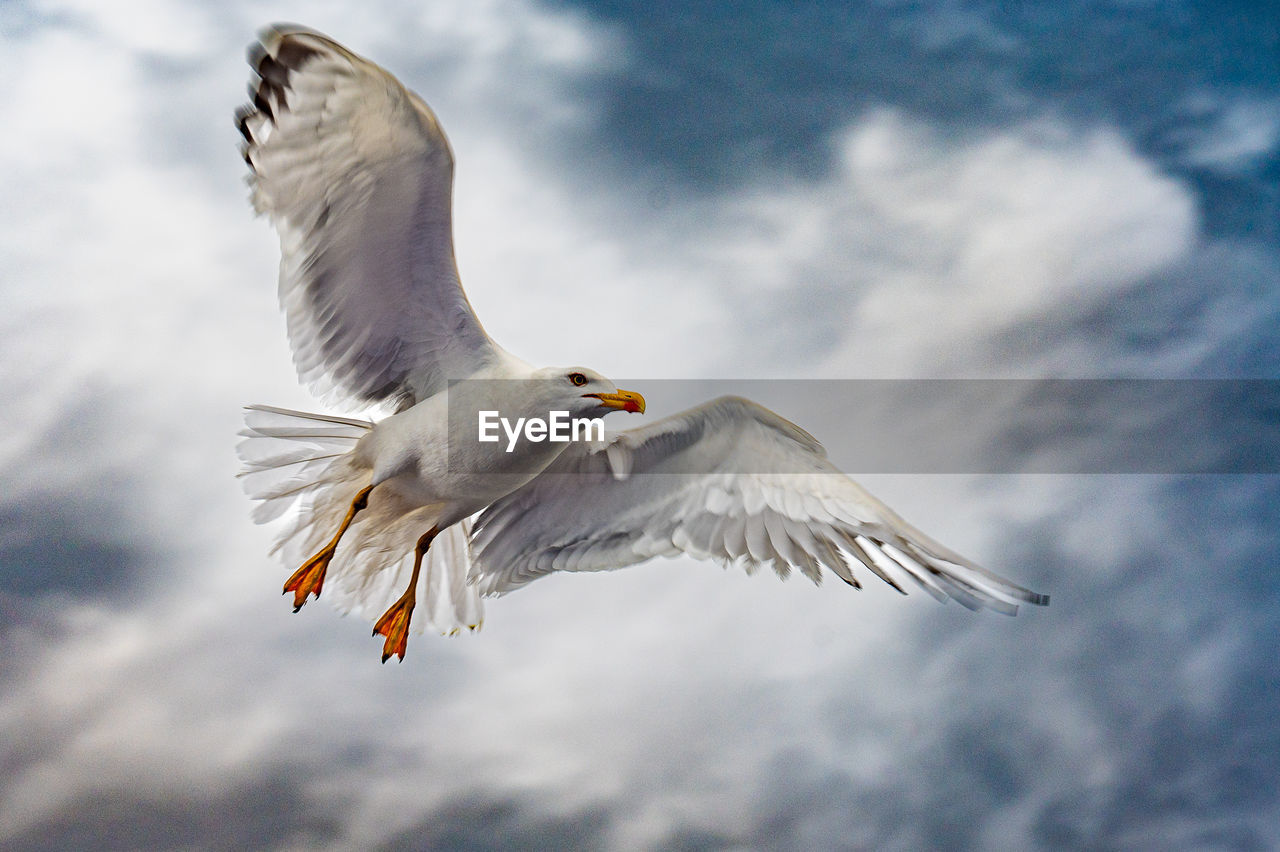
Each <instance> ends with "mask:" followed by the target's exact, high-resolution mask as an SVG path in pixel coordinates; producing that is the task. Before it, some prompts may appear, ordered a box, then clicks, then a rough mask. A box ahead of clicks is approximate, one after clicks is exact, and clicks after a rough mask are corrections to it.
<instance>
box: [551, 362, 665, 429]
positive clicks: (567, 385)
mask: <svg viewBox="0 0 1280 852" xmlns="http://www.w3.org/2000/svg"><path fill="white" fill-rule="evenodd" d="M537 378H538V379H540V380H541V383H542V385H543V387H544V388H545V389H546V390H545V392H546V393H547V395H548V396H549V397H550V399H548V401H547V402H548V405H549V407H550V408H551V409H556V410H563V411H568V412H569V414H570V415H571V416H573V417H602V416H603V415H605V414H608V413H609V412H611V411H630V412H633V413H638V414H643V413H644V397H643V396H641V395H640V394H638V393H636V392H635V391H627V390H619V389H618V386H617V385H615V384H614V383H613V382H611V381H609V380H608V379H606V378H605V377H604V376H602V375H600V374H599V373H597V372H596V371H595V370H591V369H588V368H586V367H548V368H546V369H543V370H539V371H538V376H537Z"/></svg>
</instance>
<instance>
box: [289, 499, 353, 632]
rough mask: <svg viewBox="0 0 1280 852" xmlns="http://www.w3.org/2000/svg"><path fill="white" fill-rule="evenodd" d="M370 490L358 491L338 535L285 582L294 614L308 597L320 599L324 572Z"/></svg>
mask: <svg viewBox="0 0 1280 852" xmlns="http://www.w3.org/2000/svg"><path fill="white" fill-rule="evenodd" d="M372 490H373V486H372V485H370V486H368V487H366V488H362V489H360V493H359V494H357V495H356V496H355V499H354V500H352V501H351V508H350V509H347V516H346V517H345V518H343V519H342V526H340V527H338V533H337V535H335V536H334V537H333V540H332V541H330V542H329V543H328V544H326V545H325V546H324V548H323V549H322V550H321V551H320V552H319V553H317V554H316V555H315V556H313V557H311V558H310V559H308V560H307V561H306V562H304V563H303V565H302V567H301V568H299V569H298V570H297V571H294V572H293V576H292V577H290V578H289V579H288V580H287V581H286V582H285V584H284V594H286V595H287V594H289V593H290V592H293V611H294V612H297V611H298V610H300V609H302V605H303V604H304V603H306V602H307V597H308V596H309V595H315V596H316V597H317V598H318V597H320V587H321V586H323V585H324V572H325V571H327V570H328V569H329V562H330V561H331V560H332V559H333V554H334V553H336V552H337V550H338V542H339V541H341V540H342V536H343V534H344V533H346V531H347V527H349V526H351V522H352V521H354V520H355V518H356V515H358V514H359V513H360V511H361V510H362V509H364V508H365V507H366V506H368V505H369V492H370V491H372Z"/></svg>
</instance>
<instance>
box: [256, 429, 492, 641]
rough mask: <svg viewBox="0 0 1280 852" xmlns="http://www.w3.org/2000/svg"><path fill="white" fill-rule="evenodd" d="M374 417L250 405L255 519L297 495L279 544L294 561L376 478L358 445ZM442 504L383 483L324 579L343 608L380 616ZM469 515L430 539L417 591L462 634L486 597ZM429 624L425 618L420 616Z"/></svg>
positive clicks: (440, 626)
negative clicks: (470, 578)
mask: <svg viewBox="0 0 1280 852" xmlns="http://www.w3.org/2000/svg"><path fill="white" fill-rule="evenodd" d="M372 428H373V424H372V423H370V422H369V421H367V420H353V419H350V418H347V417H334V416H332V415H328V414H310V413H307V412H302V411H291V410H289V409H284V408H273V407H270V406H266V405H251V406H249V407H248V408H247V409H246V411H245V428H244V430H243V431H242V432H241V433H240V434H241V435H242V436H244V440H243V441H241V442H240V444H239V445H238V446H237V448H236V449H237V452H238V453H239V455H240V459H241V461H243V462H244V469H243V470H242V471H241V472H240V479H241V482H242V484H243V485H244V490H245V493H247V494H248V495H249V496H250V497H251V498H253V499H254V500H256V501H258V505H257V506H256V507H255V508H254V511H253V519H254V521H256V522H257V523H260V524H263V523H268V522H270V521H273V520H276V519H277V518H280V517H281V516H282V515H285V514H286V513H287V512H289V510H290V509H291V508H293V506H294V504H295V503H298V504H300V506H299V509H298V510H297V511H296V512H295V513H294V514H293V516H292V517H291V518H290V519H289V521H288V525H287V526H286V527H285V528H284V531H283V532H282V533H281V535H280V538H279V539H278V540H277V541H276V545H275V547H274V548H273V550H272V552H273V553H277V552H278V553H280V554H281V555H282V557H283V559H284V561H285V564H286V566H288V567H289V568H290V570H292V569H293V568H296V567H297V566H298V565H300V564H302V563H303V562H304V561H305V560H306V559H307V558H309V557H310V556H311V555H312V554H314V553H315V552H317V551H319V550H320V549H321V548H322V547H324V546H325V545H326V544H327V543H328V541H329V540H330V539H331V538H332V537H333V534H334V533H335V532H337V530H338V527H339V525H340V524H341V523H342V519H343V517H344V516H345V515H346V512H347V510H348V508H349V507H350V506H351V501H352V500H353V499H355V496H356V494H357V493H358V492H359V491H360V489H361V488H364V487H365V486H366V485H368V484H369V479H370V476H371V474H372V471H371V470H370V468H369V466H368V465H367V464H366V463H364V462H363V461H362V460H361V459H360V458H359V456H358V454H357V453H355V452H354V451H355V449H356V445H357V444H358V443H359V442H360V439H361V438H363V437H364V436H365V435H367V434H368V433H369V430H370V429H372ZM432 513H433V507H430V506H427V507H414V506H408V505H404V504H403V503H402V502H401V501H400V500H399V499H398V498H397V497H396V495H394V494H391V493H383V492H382V491H381V490H379V489H374V491H373V492H372V494H371V495H370V498H369V504H368V508H367V509H365V510H364V511H363V512H361V513H360V514H359V515H357V516H356V520H355V522H354V523H353V524H352V525H351V528H350V529H349V530H348V531H347V534H346V535H345V536H344V537H343V539H342V541H341V543H340V544H339V545H338V551H337V554H336V555H335V556H334V559H333V562H332V563H331V564H330V566H329V571H328V575H327V577H326V579H325V583H324V597H325V598H326V599H327V600H330V601H332V602H333V603H334V604H335V605H336V606H337V607H338V609H340V610H342V611H343V612H354V613H356V614H358V615H361V616H363V617H366V618H370V619H374V618H377V617H378V616H379V615H381V614H382V613H383V611H384V610H385V609H386V608H387V607H388V606H390V605H391V603H392V602H393V601H395V599H396V598H397V597H399V595H400V593H401V592H402V591H404V587H405V584H406V583H408V581H409V577H410V572H411V571H412V567H413V548H414V544H415V543H416V542H417V540H418V537H419V536H421V535H422V533H424V532H426V531H427V530H428V529H430V528H431V526H432V525H433V524H434V518H433V517H432ZM470 533H471V523H470V521H463V522H461V523H458V524H454V525H453V526H451V527H449V528H447V529H445V530H444V531H443V532H441V533H440V535H438V536H437V537H436V539H435V541H434V542H432V544H431V548H430V550H428V551H427V556H426V559H425V560H424V562H423V566H422V574H421V576H420V578H419V583H420V584H421V586H425V589H424V588H422V587H421V586H420V587H419V590H418V591H419V595H418V599H419V601H421V602H422V604H423V607H422V608H423V609H425V615H426V621H427V623H428V625H429V626H430V627H432V628H433V629H436V630H438V631H440V632H441V633H446V634H453V633H457V632H459V631H460V630H461V629H462V628H464V627H465V628H468V629H471V630H475V629H476V628H478V627H479V626H480V623H481V621H482V620H483V607H482V604H481V603H480V596H479V593H478V591H477V590H476V588H475V587H474V586H471V585H468V583H467V574H468V572H469V571H470V568H471V548H470V542H469V539H470ZM419 624H421V622H419Z"/></svg>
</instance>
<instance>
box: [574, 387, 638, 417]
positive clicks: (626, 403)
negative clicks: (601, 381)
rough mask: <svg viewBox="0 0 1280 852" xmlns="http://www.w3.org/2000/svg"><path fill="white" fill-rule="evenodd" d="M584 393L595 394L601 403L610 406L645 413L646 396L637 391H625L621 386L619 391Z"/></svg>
mask: <svg viewBox="0 0 1280 852" xmlns="http://www.w3.org/2000/svg"><path fill="white" fill-rule="evenodd" d="M583 395H584V396H594V397H595V398H596V399H598V400H600V404H601V405H604V406H606V407H608V408H620V409H622V410H623V411H630V412H633V413H636V414H644V397H642V396H641V395H640V394H638V393H636V392H635V391H625V390H622V389H621V388H619V390H618V392H617V393H588V394H583Z"/></svg>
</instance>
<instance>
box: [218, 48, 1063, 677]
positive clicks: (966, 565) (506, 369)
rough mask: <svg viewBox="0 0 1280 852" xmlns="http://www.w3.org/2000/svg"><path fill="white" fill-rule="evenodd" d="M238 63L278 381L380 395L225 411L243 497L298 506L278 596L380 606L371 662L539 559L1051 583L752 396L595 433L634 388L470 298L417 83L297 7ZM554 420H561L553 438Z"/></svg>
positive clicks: (935, 591)
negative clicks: (533, 346) (287, 374)
mask: <svg viewBox="0 0 1280 852" xmlns="http://www.w3.org/2000/svg"><path fill="white" fill-rule="evenodd" d="M248 61H249V64H250V66H251V67H252V69H253V72H254V77H253V79H252V80H251V82H250V87H249V89H250V96H251V98H252V103H250V104H247V105H245V106H243V107H241V108H240V109H239V110H237V112H236V124H237V127H238V128H239V130H240V133H241V134H242V135H243V137H244V143H243V146H242V154H243V156H244V159H245V161H246V162H247V163H248V165H249V169H250V175H249V178H248V182H249V185H250V188H251V199H252V202H253V206H254V208H255V210H256V211H257V212H258V213H259V214H261V215H264V216H266V217H267V218H268V219H269V220H270V222H271V223H272V225H273V226H274V228H275V230H276V232H277V234H278V235H279V238H280V248H281V260H280V273H279V297H280V302H281V305H282V307H283V309H284V312H285V315H286V320H287V326H288V333H289V339H290V342H291V344H292V348H293V354H294V361H295V365H296V367H297V370H298V375H299V378H300V380H301V381H302V382H303V383H304V384H306V385H308V386H309V387H310V388H311V389H312V390H313V391H315V392H316V393H317V394H319V395H321V396H326V395H327V396H329V397H330V398H332V397H333V396H335V395H336V396H338V397H341V398H343V399H345V400H347V401H349V402H350V403H352V404H357V405H362V406H365V407H370V406H382V407H384V409H385V410H388V411H391V412H393V413H390V414H389V415H388V416H386V417H383V418H382V419H380V420H378V421H377V422H371V421H369V420H363V419H356V418H347V417H338V416H333V415H327V414H314V413H307V412H301V411H292V410H289V409H283V408H277V407H273V406H265V405H252V406H248V407H247V409H246V416H245V429H244V431H243V432H242V433H241V434H242V435H243V436H244V438H245V440H244V441H242V442H241V443H240V445H239V447H238V450H239V453H240V456H241V458H242V460H243V461H244V463H245V467H244V469H243V471H242V472H241V474H240V475H241V477H242V479H243V481H244V485H245V489H246V491H247V492H248V494H249V495H250V497H252V498H253V499H255V500H256V501H257V506H256V508H255V510H254V519H255V520H256V521H258V522H259V523H264V522H268V521H272V520H274V519H277V518H279V517H281V516H283V515H285V514H286V513H287V512H289V510H290V509H292V508H294V507H295V506H298V510H297V511H296V512H294V513H293V516H292V518H293V519H292V522H291V523H290V525H289V526H287V527H286V528H285V529H284V531H283V532H282V533H281V535H280V538H279V540H278V542H277V544H276V550H277V551H279V552H282V553H283V554H284V558H285V560H286V561H287V562H288V564H289V565H291V566H292V565H297V564H299V562H300V563H301V567H299V568H298V569H297V570H296V571H294V573H293V574H292V575H291V576H290V577H289V579H288V580H287V581H286V582H285V584H284V593H285V594H286V595H290V594H291V595H292V596H293V601H292V602H293V607H294V611H295V612H296V611H298V610H299V609H300V608H301V607H302V606H303V604H305V603H306V602H307V601H308V600H309V599H310V598H311V597H316V598H318V597H319V596H320V593H321V590H322V589H324V588H330V589H332V590H334V591H333V594H334V596H335V597H336V599H337V603H338V605H339V607H340V608H341V609H344V610H346V611H353V612H358V613H361V614H365V615H368V616H369V617H372V616H373V614H375V613H377V612H379V611H380V612H381V615H380V616H379V617H378V618H377V620H376V621H375V624H374V628H373V635H374V636H382V637H384V641H383V651H382V661H383V662H384V663H385V662H386V661H387V660H388V659H389V658H390V657H392V656H395V657H397V658H398V659H399V660H401V661H403V659H404V655H405V650H406V647H407V641H408V635H409V630H410V625H411V623H412V619H413V614H414V610H415V608H416V607H417V604H418V594H419V592H421V593H422V594H423V595H424V599H425V600H424V607H425V609H426V610H427V612H426V615H425V618H426V621H427V623H428V624H429V625H431V626H433V627H435V628H436V629H438V630H440V631H441V632H443V633H457V632H461V631H462V630H463V629H469V630H475V629H477V628H479V626H480V624H481V622H482V614H483V610H482V604H481V598H482V597H489V596H497V595H501V594H504V593H506V592H510V591H512V590H514V589H518V588H520V587H521V586H524V585H525V584H527V583H529V582H530V581H532V580H535V579H537V578H538V577H542V576H545V575H547V574H551V573H554V572H557V571H602V570H610V569H615V568H621V567H625V566H628V565H634V564H637V563H640V562H644V561H646V560H649V559H651V558H654V557H658V556H666V557H671V556H678V555H681V554H686V555H689V556H692V557H695V558H698V559H704V560H714V561H716V562H719V563H721V564H723V565H725V566H726V567H728V566H732V565H737V566H740V567H742V568H744V569H745V570H747V571H748V572H754V571H756V570H757V569H759V568H762V567H769V568H771V569H772V570H773V571H774V572H776V573H777V574H778V576H780V577H782V578H784V579H785V578H786V577H787V576H788V575H789V574H790V573H791V572H792V571H793V570H794V571H798V572H799V573H801V574H803V575H804V576H806V577H808V578H809V579H810V580H812V581H813V582H814V583H818V582H820V581H821V580H822V578H823V572H824V570H825V571H827V572H830V573H831V574H834V575H835V576H836V577H838V578H839V579H841V580H843V581H844V582H845V583H847V584H849V585H850V586H853V587H854V588H860V587H861V586H860V582H859V579H858V577H857V576H856V575H855V573H854V570H853V567H854V566H855V565H857V566H860V567H861V568H863V569H866V570H867V571H870V572H871V573H872V574H875V575H876V576H878V577H879V578H880V579H882V580H884V581H885V582H886V583H888V584H889V585H890V586H892V587H893V588H894V589H896V590H897V591H899V592H901V593H904V594H905V593H906V589H907V588H908V587H909V586H912V585H914V586H919V587H921V588H923V589H924V590H925V591H927V592H928V593H930V594H932V595H933V596H934V597H936V598H938V599H939V600H943V601H945V600H948V599H954V600H957V601H959V602H960V603H961V604H963V605H965V606H967V607H969V608H972V609H982V608H988V609H993V610H995V611H998V612H1002V613H1006V614H1013V613H1015V612H1016V611H1017V608H1018V605H1019V604H1022V603H1030V604H1035V605H1045V604H1047V603H1048V602H1049V598H1048V596H1047V595H1042V594H1037V593H1035V592H1031V591H1029V590H1027V589H1025V588H1022V587H1021V586H1018V585H1016V584H1014V583H1012V582H1010V581H1009V580H1006V579H1004V578H1002V577H999V576H997V575H996V574H993V573H991V572H990V571H988V570H986V569H984V568H982V567H980V566H979V565H977V564H976V563H974V562H972V561H970V560H969V559H966V558H965V557H963V556H961V555H959V554H957V553H955V552H954V551H952V550H950V549H948V548H947V547H945V546H944V545H942V544H940V543H938V542H936V541H934V540H933V539H932V538H929V537H928V536H927V535H925V534H924V533H923V532H921V531H920V530H918V529H916V528H915V527H913V526H911V525H910V524H908V523H907V522H906V521H904V520H903V519H902V518H900V517H899V516H898V515H897V514H896V513H894V512H893V511H892V510H891V509H890V508H889V507H887V506H886V505H884V504H883V503H881V502H880V501H879V500H877V499H876V498H875V497H873V496H871V495H870V494H869V493H868V492H867V491H866V490H864V489H863V488H862V487H861V486H860V485H858V483H856V482H855V481H854V480H853V479H851V478H849V477H848V476H846V475H845V474H843V473H842V472H840V471H839V470H838V469H837V468H836V467H835V466H834V465H833V464H832V463H831V462H830V461H828V459H827V457H826V453H825V451H824V449H823V447H822V445H821V444H820V443H819V442H818V441H817V440H816V439H814V438H813V436H811V435H810V434H809V433H808V432H806V431H804V430H803V429H801V428H800V427H799V426H796V425H795V424H793V423H791V422H789V421H787V420H786V419H784V418H783V417H781V416H780V415H778V414H776V413H774V412H772V411H770V410H768V409H766V408H764V407H763V406H760V405H758V404H756V403H754V402H751V401H749V400H746V399H742V398H740V397H732V396H727V397H721V398H719V399H715V400H712V401H710V402H707V403H705V404H702V405H699V406H697V407H695V408H691V409H689V410H687V411H683V412H681V413H679V414H675V415H673V416H670V417H667V418H665V419H662V420H658V421H656V422H653V423H649V424H647V425H642V426H640V427H639V428H634V429H630V430H626V431H621V432H615V433H605V432H604V430H603V425H602V419H603V418H604V416H606V415H608V414H611V413H613V412H617V411H621V412H632V413H643V412H644V411H645V400H644V397H643V396H641V395H640V394H639V393H636V392H634V391H627V390H622V389H619V388H618V387H617V386H616V385H615V384H614V383H613V382H612V381H610V380H609V379H607V378H606V377H604V376H603V375H601V374H600V373H598V372H596V371H594V370H591V369H589V368H587V367H582V366H569V367H534V366H532V365H530V364H529V363H527V362H525V361H523V360H521V359H520V358H517V357H516V356H514V355H512V354H511V353H509V352H508V351H507V350H505V349H503V348H502V347H501V346H500V345H498V344H497V343H496V342H495V341H494V340H493V338H491V337H490V336H489V334H488V333H487V332H486V331H485V329H484V327H483V326H482V325H481V324H480V320H479V319H478V318H477V317H476V314H475V312H474V311H473V310H472V308H471V305H470V303H469V302H468V300H467V297H466V294H465V293H464V292H463V290H462V287H461V284H460V281H459V277H458V269H457V266H456V263H455V260H454V249H453V234H452V227H453V226H452V210H451V207H452V192H453V170H454V159H453V152H452V150H451V149H450V146H449V142H448V140H447V139H446V138H445V134H444V131H443V130H442V129H441V127H440V123H439V121H438V120H437V119H436V116H435V114H434V113H433V112H432V111H431V109H430V108H429V107H428V106H427V104H426V103H425V102H423V100H422V99H421V98H420V97H419V96H418V95H416V94H414V93H413V92H411V91H410V90H408V89H407V88H405V87H404V86H403V85H402V84H401V83H400V82H399V81H398V80H397V79H396V78H395V77H393V76H392V75H391V74H390V73H388V72H387V71H385V70H384V69H382V68H381V67H379V66H378V65H375V64H374V63H372V62H370V61H368V60H366V59H364V58H362V57H360V56H357V55H356V54H354V53H352V52H351V51H349V50H347V49H346V48H345V47H343V46H342V45H340V44H338V43H337V42H335V41H333V40H331V39H329V38H328V37H326V36H324V35H321V34H320V33H318V32H315V31H313V30H310V29H307V28H305V27H300V26H295V25H283V24H281V25H274V26H271V27H269V28H267V29H265V30H263V31H262V32H261V33H260V35H259V39H258V41H257V42H256V43H254V44H253V45H251V46H250V48H249V51H248ZM557 416H559V417H560V418H561V420H560V421H559V422H558V423H557V421H556V417H557ZM486 417H488V418H489V419H488V420H487V421H486V419H485V418H486ZM569 423H571V424H573V426H574V429H575V431H576V429H577V426H578V425H580V424H582V425H584V428H583V430H582V434H580V435H577V439H572V438H569V439H564V440H552V438H554V437H556V434H555V432H556V430H555V427H556V426H557V425H560V426H566V424H569ZM512 424H516V426H515V428H513V427H512ZM539 424H540V425H539ZM486 425H487V426H488V427H490V428H489V431H488V434H486V432H485V429H484V428H483V427H485V426H486ZM499 426H501V428H500V429H499V428H498V427H499ZM597 426H598V427H600V428H598V429H594V428H592V427H597ZM561 431H562V433H563V434H562V435H561V437H562V438H563V437H565V436H566V435H568V429H567V428H565V429H563V430H561ZM299 504H300V505H299ZM406 575H407V576H406ZM326 583H328V586H326ZM420 585H421V586H422V588H420ZM402 590H403V591H402ZM397 593H398V594H397ZM420 620H421V619H420ZM420 626H421V625H420V624H419V625H416V626H415V630H417V629H419V628H420Z"/></svg>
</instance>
